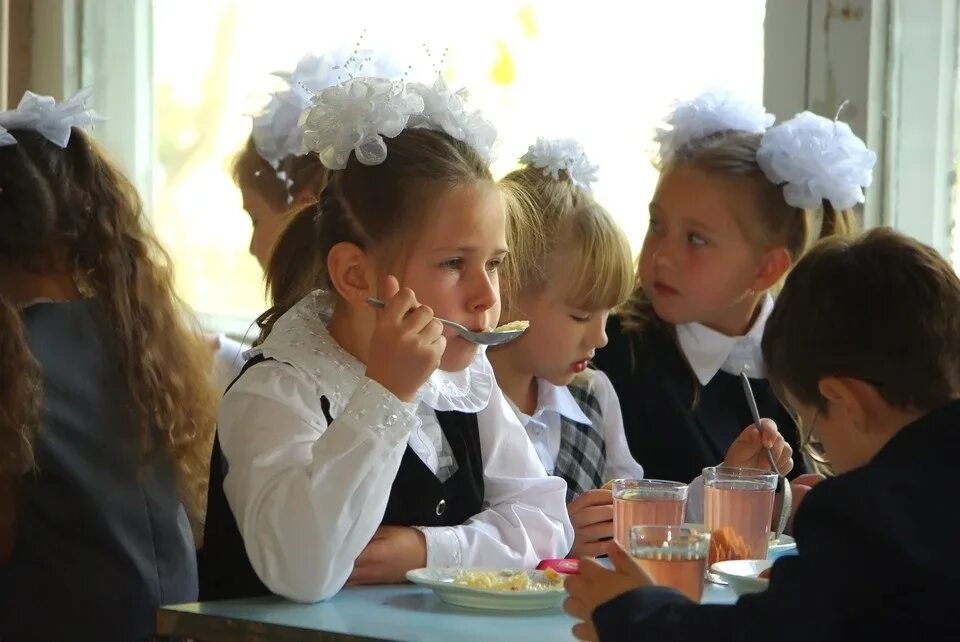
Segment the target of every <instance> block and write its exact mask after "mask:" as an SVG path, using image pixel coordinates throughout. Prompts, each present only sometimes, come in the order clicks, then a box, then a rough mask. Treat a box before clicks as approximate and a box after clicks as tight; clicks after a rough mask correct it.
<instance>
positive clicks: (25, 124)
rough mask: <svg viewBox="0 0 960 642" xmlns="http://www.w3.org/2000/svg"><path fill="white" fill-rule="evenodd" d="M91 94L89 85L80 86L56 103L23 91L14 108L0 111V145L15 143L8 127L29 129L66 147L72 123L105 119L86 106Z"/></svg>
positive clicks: (87, 122)
mask: <svg viewBox="0 0 960 642" xmlns="http://www.w3.org/2000/svg"><path fill="white" fill-rule="evenodd" d="M92 95H93V90H92V89H90V88H86V89H81V90H80V91H78V92H77V93H75V94H74V95H73V96H70V98H68V99H67V100H64V101H63V102H61V103H59V104H58V103H57V101H56V100H54V99H53V97H52V96H40V95H38V94H35V93H33V92H32V91H27V92H26V93H24V94H23V98H21V99H20V104H19V105H17V108H16V109H13V110H10V111H5V112H0V147H3V146H5V145H16V144H17V139H16V138H14V137H13V135H12V134H11V133H10V130H12V129H29V130H32V131H35V132H37V133H39V134H40V135H41V136H43V137H44V138H46V139H47V140H49V141H50V142H51V143H53V144H54V145H57V146H59V147H66V146H67V143H68V142H69V141H70V131H71V129H72V128H73V127H89V126H91V125H94V124H96V123H99V122H103V121H104V120H106V119H105V118H102V117H101V116H99V115H97V113H96V112H95V111H93V109H91V108H90V107H87V105H86V102H87V101H88V100H89V99H90V96H92Z"/></svg>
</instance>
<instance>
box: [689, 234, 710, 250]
mask: <svg viewBox="0 0 960 642" xmlns="http://www.w3.org/2000/svg"><path fill="white" fill-rule="evenodd" d="M687 241H688V242H689V243H690V245H693V246H696V247H703V246H704V245H706V244H707V240H706V239H705V238H703V237H702V236H700V235H699V234H693V233H690V234H687Z"/></svg>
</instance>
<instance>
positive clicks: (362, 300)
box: [327, 242, 377, 304]
mask: <svg viewBox="0 0 960 642" xmlns="http://www.w3.org/2000/svg"><path fill="white" fill-rule="evenodd" d="M327 274H328V275H329V278H330V285H331V286H332V287H333V289H334V290H336V292H337V294H338V295H340V297H341V298H342V299H343V300H344V301H346V302H347V303H352V304H366V300H367V299H368V298H369V297H371V296H374V295H375V294H376V283H377V281H376V270H375V266H374V263H373V260H372V258H371V257H370V255H369V254H367V253H366V252H365V251H363V249H361V248H360V246H358V245H356V244H354V243H346V242H344V243H337V244H336V245H334V246H333V247H332V248H330V253H329V254H327Z"/></svg>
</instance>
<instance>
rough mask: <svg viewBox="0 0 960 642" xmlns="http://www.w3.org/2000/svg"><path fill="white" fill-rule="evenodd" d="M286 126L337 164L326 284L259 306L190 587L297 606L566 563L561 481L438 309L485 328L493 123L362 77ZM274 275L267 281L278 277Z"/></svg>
mask: <svg viewBox="0 0 960 642" xmlns="http://www.w3.org/2000/svg"><path fill="white" fill-rule="evenodd" d="M358 96H359V97H362V99H357V97H358ZM343 123H348V124H350V126H351V127H353V126H357V127H359V131H360V134H361V135H359V136H357V137H352V136H348V135H347V134H353V133H354V130H353V129H351V131H350V132H346V131H340V129H338V127H341V128H342V127H343ZM303 127H304V136H303V140H304V144H305V145H306V146H307V147H308V148H309V149H311V150H312V151H314V152H315V153H317V154H318V156H319V158H320V160H321V161H322V162H323V163H324V164H325V166H326V167H328V168H329V169H331V170H333V172H332V176H331V179H330V183H329V184H328V185H327V187H326V188H325V189H324V190H323V192H322V193H321V195H320V200H319V202H318V203H317V206H316V211H317V225H316V239H317V247H316V248H314V249H313V251H315V252H319V253H321V254H322V255H323V256H324V258H325V261H324V262H323V269H322V273H321V274H319V275H318V277H319V282H320V283H322V284H323V288H324V289H323V290H318V291H315V292H313V293H311V294H310V295H308V296H307V297H305V298H304V299H302V300H301V301H300V302H299V303H297V304H295V305H293V306H292V307H290V308H289V309H284V308H283V307H281V308H277V309H273V310H271V311H268V313H267V314H266V315H265V316H264V317H263V340H262V342H261V343H260V345H259V347H258V352H259V354H258V355H257V356H255V357H254V358H253V359H251V361H250V362H248V364H247V366H246V368H245V371H244V372H243V373H242V374H241V375H240V377H239V378H238V379H237V380H236V381H235V382H234V384H233V386H232V387H231V389H230V390H228V392H227V394H226V395H225V397H224V400H223V403H222V406H221V408H220V414H219V426H218V438H217V444H216V446H215V449H214V454H213V461H212V470H211V484H210V489H211V490H210V502H209V503H210V506H209V511H208V516H207V523H206V532H205V550H204V553H203V555H202V557H201V566H200V572H201V595H202V597H203V598H204V599H213V598H224V597H239V596H241V595H256V594H264V593H267V592H268V591H272V592H274V593H277V594H280V595H282V596H285V597H287V598H290V599H293V600H297V601H303V602H313V601H318V600H324V599H327V598H329V597H331V596H333V595H335V594H336V593H337V592H338V591H339V590H340V589H341V588H342V587H343V586H344V585H346V584H371V583H395V582H399V581H403V579H404V577H405V574H406V572H407V571H410V570H412V569H416V568H418V567H424V566H463V567H470V566H488V567H498V566H499V567H528V568H533V567H534V566H536V565H537V563H538V562H539V561H540V560H542V559H546V558H556V557H561V556H562V555H563V554H565V553H566V552H567V551H568V550H569V549H570V545H571V543H572V540H573V530H572V527H571V525H570V521H569V518H568V517H567V512H566V505H565V501H564V498H565V491H566V485H565V484H564V482H563V481H562V480H561V479H559V478H556V477H548V476H547V475H546V473H545V472H544V470H543V466H542V465H541V464H540V462H539V460H538V459H537V455H536V453H535V452H534V449H533V446H532V445H531V444H530V442H529V440H528V439H527V437H526V435H525V433H524V431H523V429H522V427H521V426H520V425H519V423H518V422H517V419H516V417H515V415H514V414H513V411H512V410H511V408H510V406H509V405H508V404H507V402H506V400H505V399H504V396H503V393H502V392H501V391H500V389H499V388H498V387H497V385H496V381H495V379H494V376H493V371H492V368H491V366H490V363H489V362H488V361H487V358H486V356H485V353H484V351H483V350H482V349H481V348H478V346H477V345H476V344H474V343H471V342H469V341H467V340H466V339H464V338H463V337H461V336H460V335H458V334H456V333H454V332H453V331H451V330H448V329H444V328H443V326H442V325H441V323H440V322H439V321H438V319H437V318H438V317H442V318H445V319H449V320H452V321H455V322H457V323H460V324H461V325H464V326H466V327H467V328H468V329H470V330H474V331H480V330H485V329H488V328H491V327H494V326H496V324H497V321H498V320H499V316H500V293H499V276H498V273H499V270H500V267H501V264H502V263H503V262H504V260H505V258H506V255H507V241H506V238H507V217H506V213H505V207H504V199H505V196H504V193H503V192H502V191H501V190H500V188H499V187H498V186H497V184H496V183H495V182H494V181H493V179H492V177H491V174H490V171H489V168H488V160H487V158H486V154H487V152H489V148H490V145H491V144H492V143H493V139H494V138H495V131H494V129H493V127H492V126H491V125H490V124H489V123H487V122H486V121H485V120H483V118H482V117H481V116H480V114H479V112H476V111H471V110H469V109H467V108H466V106H465V105H464V104H463V103H462V102H461V98H460V95H459V94H455V93H454V92H452V91H450V90H448V89H447V87H446V86H445V84H444V83H443V81H442V79H438V80H437V83H436V84H434V85H433V86H426V85H419V84H406V85H405V84H404V83H397V82H390V81H387V80H384V79H378V78H366V77H356V78H351V79H350V80H348V81H347V82H345V83H343V84H342V85H339V86H335V87H332V88H330V89H327V90H324V91H323V92H321V93H320V94H319V95H318V96H316V97H315V98H314V106H313V107H312V109H311V110H310V111H309V112H308V114H306V115H305V117H304V120H303ZM276 257H277V255H276V253H275V254H274V259H276ZM283 258H284V260H283V261H281V263H282V265H285V266H290V265H297V262H296V261H291V260H290V258H291V257H283ZM305 258H306V259H308V258H309V257H305ZM274 259H272V260H271V270H273V269H274V267H275V265H274ZM281 263H277V265H280V264H281ZM303 264H304V265H313V262H312V261H309V260H305V261H304V263H303ZM284 276H287V275H277V274H272V275H271V277H273V278H272V281H273V282H274V283H289V282H293V281H295V279H289V278H283V277H284ZM273 296H274V300H284V293H283V292H273ZM371 298H377V299H380V300H382V301H383V302H384V304H385V306H384V308H383V309H377V308H375V307H374V306H372V305H370V303H369V299H371Z"/></svg>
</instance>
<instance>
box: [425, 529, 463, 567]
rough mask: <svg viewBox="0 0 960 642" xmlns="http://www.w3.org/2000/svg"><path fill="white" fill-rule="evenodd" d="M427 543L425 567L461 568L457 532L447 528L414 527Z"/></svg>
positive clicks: (460, 549)
mask: <svg viewBox="0 0 960 642" xmlns="http://www.w3.org/2000/svg"><path fill="white" fill-rule="evenodd" d="M414 528H416V529H417V530H418V531H420V532H421V533H423V537H424V539H425V540H426V541H427V566H429V567H440V566H463V552H462V547H461V545H460V538H459V537H457V531H456V530H454V529H453V528H450V527H449V526H414Z"/></svg>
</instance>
